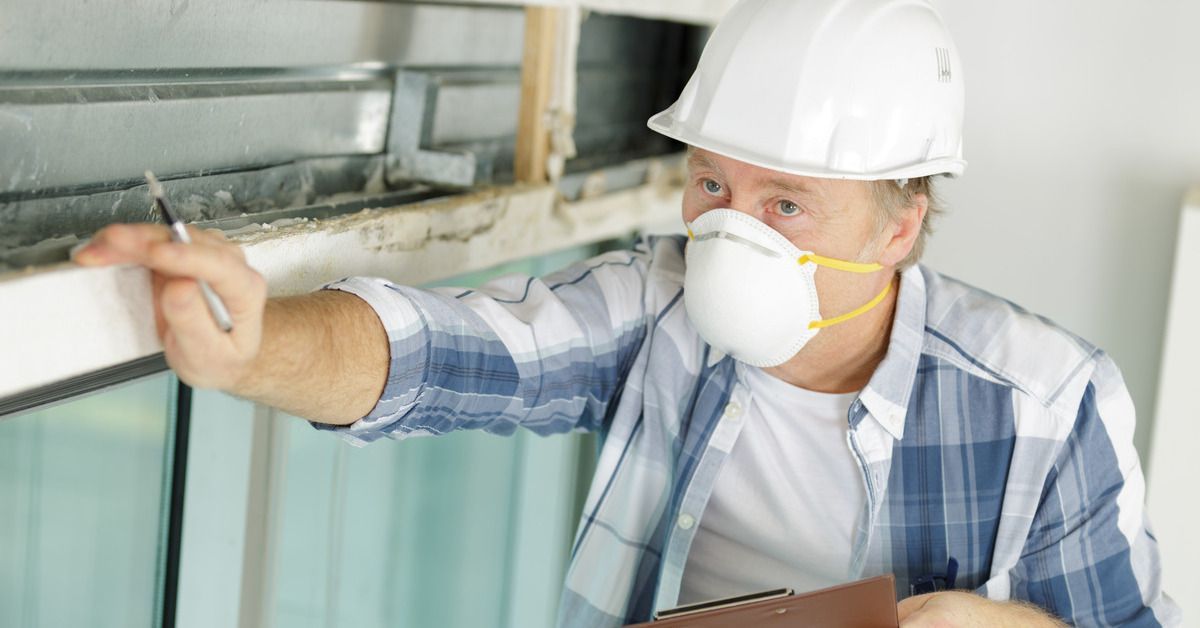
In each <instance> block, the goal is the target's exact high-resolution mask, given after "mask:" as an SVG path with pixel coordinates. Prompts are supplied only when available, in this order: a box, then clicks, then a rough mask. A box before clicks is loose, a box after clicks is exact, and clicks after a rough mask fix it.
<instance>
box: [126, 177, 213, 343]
mask: <svg viewBox="0 0 1200 628" xmlns="http://www.w3.org/2000/svg"><path fill="white" fill-rule="evenodd" d="M146 182H147V183H149V184H150V195H151V196H153V197H154V206H155V207H157V208H158V211H159V213H160V214H162V218H163V222H165V223H167V226H168V227H169V228H170V229H171V239H172V240H174V241H175V242H181V243H183V244H191V243H192V238H191V237H189V236H188V232H187V228H185V227H184V226H183V223H182V222H181V221H180V220H179V217H178V216H176V215H175V212H172V211H171V208H170V207H169V206H168V205H167V199H166V196H165V195H164V194H163V187H162V184H161V183H159V182H158V179H157V178H155V177H154V173H153V172H150V171H149V170H147V171H146ZM196 283H197V284H198V285H199V286H200V294H203V295H204V302H205V303H207V304H208V311H209V312H211V313H212V317H213V320H214V321H216V323H217V327H220V328H221V331H224V332H230V331H233V321H232V320H231V319H230V318H229V310H228V309H226V308H225V303H224V302H222V301H221V297H219V296H217V293H215V292H213V290H212V288H210V287H209V285H208V283H206V282H205V281H204V280H203V279H197V280H196Z"/></svg>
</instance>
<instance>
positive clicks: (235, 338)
mask: <svg viewBox="0 0 1200 628" xmlns="http://www.w3.org/2000/svg"><path fill="white" fill-rule="evenodd" d="M159 309H160V311H161V315H162V319H163V325H164V329H165V332H164V334H163V338H162V341H163V349H164V351H165V352H166V355H167V362H168V363H169V364H170V365H171V368H173V369H175V371H176V372H177V373H178V374H179V376H180V378H181V379H183V380H184V381H186V382H187V383H189V384H191V385H193V386H197V387H201V388H227V387H228V386H230V385H231V384H232V383H233V382H234V381H236V377H237V374H238V373H239V372H240V371H241V370H242V369H243V368H244V367H245V366H246V364H248V363H249V360H250V359H251V358H252V357H253V355H254V354H255V353H256V352H257V350H258V343H259V340H260V334H261V328H260V327H259V326H258V325H255V324H245V325H240V326H239V325H236V324H235V327H234V332H233V333H225V332H222V331H221V330H220V329H219V328H218V327H217V324H216V321H214V320H213V317H212V313H211V312H210V311H209V310H208V306H207V304H206V303H205V301H204V299H203V297H202V296H201V293H200V287H199V284H197V283H196V281H195V280H193V279H188V278H180V277H176V278H170V279H166V280H165V281H164V283H163V285H162V292H161V295H160V308H159Z"/></svg>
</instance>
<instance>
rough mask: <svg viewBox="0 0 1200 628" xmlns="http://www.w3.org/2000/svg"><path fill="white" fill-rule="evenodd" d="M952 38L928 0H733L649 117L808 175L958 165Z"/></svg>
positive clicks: (734, 154)
mask: <svg viewBox="0 0 1200 628" xmlns="http://www.w3.org/2000/svg"><path fill="white" fill-rule="evenodd" d="M962 119H963V82H962V64H961V63H959V58H958V50H957V49H956V48H955V46H954V42H953V40H951V39H950V33H949V32H948V31H947V30H946V26H945V24H944V23H943V22H942V18H941V16H940V15H939V14H938V12H937V10H936V9H934V8H933V6H932V5H931V4H930V3H929V2H928V0H742V1H741V2H739V3H738V4H737V5H735V6H734V7H733V8H732V9H731V10H730V12H729V14H728V15H726V16H725V18H724V19H722V20H721V23H720V24H719V25H718V26H717V28H716V30H715V31H714V32H713V34H712V37H711V38H710V39H709V41H708V44H707V45H706V46H705V48H704V53H703V55H701V57H700V65H699V67H698V68H697V69H696V73H695V74H693V75H692V79H691V80H690V81H688V84H687V86H686V87H684V89H683V93H682V94H681V95H680V97H679V100H678V101H676V102H675V104H674V105H672V106H671V107H670V108H669V109H667V110H666V111H663V112H662V113H660V114H658V115H656V116H654V117H653V118H651V119H650V123H649V124H650V128H651V129H653V130H655V131H658V132H659V133H662V134H663V135H666V136H668V137H671V138H674V139H676V140H679V141H681V142H684V143H685V144H690V145H692V146H696V147H698V148H703V149H705V150H709V151H712V152H714V153H718V154H721V155H724V156H726V157H731V158H733V159H737V160H738V161H743V162H746V163H750V164H754V165H756V166H762V167H764V168H770V169H772V170H778V171H782V172H787V173H792V174H798V175H805V176H811V177H823V178H839V179H862V180H875V179H909V178H915V177H922V176H927V175H933V174H952V175H959V174H962V171H963V169H964V168H965V167H966V165H967V163H966V162H965V161H963V158H962Z"/></svg>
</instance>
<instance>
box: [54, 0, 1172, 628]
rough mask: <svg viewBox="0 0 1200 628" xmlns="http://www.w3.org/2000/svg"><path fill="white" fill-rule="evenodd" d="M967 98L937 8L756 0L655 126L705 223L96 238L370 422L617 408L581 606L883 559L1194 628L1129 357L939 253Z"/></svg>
mask: <svg viewBox="0 0 1200 628" xmlns="http://www.w3.org/2000/svg"><path fill="white" fill-rule="evenodd" d="M961 116H962V87H961V77H960V72H959V67H958V58H957V55H956V53H955V48H954V45H953V42H952V41H951V40H950V38H949V35H948V34H947V32H946V30H945V27H944V26H943V25H942V22H941V19H940V18H939V17H938V15H937V14H936V12H934V10H933V9H932V7H930V6H929V5H928V4H926V3H925V2H923V1H915V2H914V1H908V0H906V1H898V0H852V1H841V2H833V1H830V0H823V1H821V2H803V3H801V2H796V1H795V0H745V1H744V2H742V3H741V4H739V5H738V6H737V7H735V8H734V9H733V10H732V11H731V13H730V14H729V16H727V17H726V18H725V20H723V22H722V25H721V26H720V27H719V28H718V29H717V31H716V32H715V33H714V34H713V37H712V39H711V41H710V42H709V44H708V46H707V48H706V50H705V53H704V56H703V58H702V59H701V62H700V67H699V69H698V70H697V73H696V75H695V76H694V77H693V79H692V81H691V82H690V83H689V85H688V86H687V87H686V88H685V90H684V93H683V95H682V96H681V97H680V100H679V102H677V103H676V104H675V106H673V107H672V108H671V109H668V110H667V111H666V112H663V113H662V114H660V115H659V116H656V117H655V118H654V119H652V120H651V126H652V128H654V129H655V130H658V131H659V132H662V133H665V134H667V135H670V136H672V137H675V138H676V139H680V140H682V141H683V142H685V143H687V144H689V145H690V147H691V148H690V149H689V153H688V173H689V178H688V181H687V187H686V190H685V193H684V202H683V217H684V220H685V222H686V223H687V225H688V231H689V235H688V238H686V239H684V238H682V237H667V238H651V239H648V240H647V241H645V242H643V243H642V244H641V245H639V246H638V247H637V248H636V249H635V250H634V251H626V252H616V253H610V254H608V255H604V256H601V257H599V258H596V259H594V260H591V261H590V262H587V263H585V264H582V265H579V266H576V267H573V268H569V269H567V270H565V271H562V272H561V273H557V274H555V275H552V276H550V277H546V278H543V279H541V280H537V279H527V280H525V279H523V280H519V281H515V280H511V279H510V280H502V281H499V282H495V283H493V284H491V285H490V286H488V287H486V288H484V289H482V290H479V291H465V292H463V291H446V290H441V291H423V290H417V289H413V288H407V287H403V286H396V285H393V284H391V283H389V282H387V281H383V280H375V279H366V278H354V279H347V280H344V281H341V282H337V283H335V284H333V285H332V286H329V288H330V289H329V290H325V291H321V292H318V293H316V294H312V295H308V296H304V297H297V298H290V299H279V300H269V301H268V300H266V298H265V292H266V291H265V286H264V284H263V281H262V279H261V277H259V276H258V275H257V274H256V273H254V271H252V270H251V269H249V268H248V267H247V266H246V264H245V262H244V259H243V258H242V256H241V254H240V251H239V250H238V249H237V247H234V246H231V245H229V244H227V243H225V242H224V241H223V240H222V239H221V238H220V237H219V236H216V235H212V234H205V233H199V232H197V233H196V240H197V243H196V244H195V245H192V246H180V245H177V244H172V243H170V242H169V241H168V237H167V233H166V232H165V230H163V229H161V228H157V227H153V226H118V227H112V228H109V229H106V230H104V231H102V232H100V233H99V234H97V236H96V237H95V238H94V240H93V242H92V244H91V245H90V246H89V247H87V248H85V249H83V250H82V251H80V252H79V253H78V254H77V257H76V260H77V261H78V262H79V263H82V264H108V263H120V262H134V263H139V264H144V265H146V266H148V267H150V268H151V269H152V270H154V272H155V274H154V277H155V285H156V294H157V298H156V302H157V304H158V313H159V319H158V327H159V331H160V334H161V336H162V339H163V345H164V347H165V350H166V355H167V359H168V361H169V362H170V364H171V365H172V367H173V368H174V369H175V370H176V371H177V372H178V373H179V375H180V377H181V378H183V379H184V380H185V381H187V382H189V383H191V384H193V385H195V386H200V387H211V388H220V389H223V390H227V391H230V392H232V393H234V394H237V395H240V396H243V397H247V398H250V399H254V400H257V401H261V402H264V403H268V404H271V405H275V406H278V407H281V408H283V409H285V410H287V411H289V412H291V413H293V414H298V415H301V416H305V417H308V418H310V419H313V420H314V421H316V422H318V423H320V424H324V425H323V427H324V428H325V429H334V430H337V431H340V432H342V433H343V434H345V435H346V436H347V437H348V438H350V439H352V440H354V441H357V442H369V441H372V440H375V439H377V438H380V437H382V436H385V435H386V436H392V437H396V438H403V437H405V436H409V435H417V434H425V435H428V434H443V433H446V432H450V431H454V430H459V429H484V430H488V431H491V432H494V433H498V434H508V433H511V432H513V431H514V430H515V429H516V428H517V427H525V428H528V429H531V430H533V431H535V432H537V433H540V434H550V433H560V432H566V431H569V430H581V429H582V430H598V431H601V432H602V433H603V434H604V436H605V441H604V448H603V451H602V453H601V456H600V459H599V463H598V469H597V472H596V477H595V480H594V484H593V486H592V489H591V492H590V494H589V496H588V499H587V504H586V507H585V511H584V513H583V516H582V519H581V522H580V528H579V531H578V534H577V538H576V542H575V547H574V550H573V552H572V562H571V565H570V568H569V570H568V575H567V582H566V585H565V591H564V594H563V598H562V604H561V608H560V623H561V624H562V625H564V626H618V625H621V624H622V623H626V622H633V621H642V620H646V619H648V617H649V616H650V614H651V613H652V612H653V611H654V610H656V609H663V608H669V607H671V606H675V605H677V604H680V603H686V602H693V601H697V600H701V599H706V598H712V597H720V596H726V595H732V594H737V593H744V592H748V591H755V590H761V589H766V588H774V587H778V586H790V587H793V588H795V589H797V590H811V589H816V588H821V587H824V586H828V585H832V584H836V583H839V582H845V581H849V580H853V579H857V578H861V577H865V576H870V575H875V574H880V573H894V574H895V575H896V578H897V583H898V587H899V591H898V592H899V593H900V594H901V596H902V597H906V598H907V599H905V600H903V601H902V602H901V604H900V608H899V614H900V616H901V619H902V624H903V625H904V626H933V625H938V626H996V625H1012V626H1039V625H1042V626H1054V625H1060V624H1059V623H1058V621H1059V620H1058V619H1056V617H1057V618H1061V619H1064V620H1066V621H1069V622H1071V623H1074V624H1078V625H1095V626H1099V625H1135V626H1157V625H1164V624H1166V625H1171V624H1176V623H1178V621H1179V620H1178V613H1177V610H1176V609H1175V607H1174V606H1173V605H1172V604H1171V602H1170V601H1169V599H1168V598H1166V597H1165V596H1164V595H1163V593H1162V591H1161V587H1160V583H1159V575H1158V574H1159V561H1158V556H1157V549H1156V546H1155V542H1154V540H1153V538H1152V537H1151V536H1150V534H1149V532H1148V531H1147V529H1146V526H1145V522H1144V517H1143V512H1142V500H1143V491H1144V486H1143V479H1142V474H1141V471H1140V468H1139V465H1138V461H1137V456H1136V453H1135V452H1134V450H1133V447H1132V443H1131V439H1132V433H1133V424H1134V413H1133V407H1132V403H1131V401H1130V399H1129V396H1128V394H1127V392H1126V390H1125V386H1124V384H1123V382H1122V380H1121V377H1120V374H1119V372H1118V370H1117V368H1116V366H1115V365H1114V364H1113V363H1112V361H1111V360H1110V359H1109V358H1108V357H1107V356H1105V355H1104V354H1103V353H1102V352H1100V351H1099V350H1097V349H1095V348H1094V347H1092V346H1091V345H1089V344H1087V343H1086V342H1084V341H1082V340H1080V339H1078V338H1077V337H1075V336H1073V335H1071V334H1069V333H1067V332H1066V331H1063V330H1061V329H1059V328H1057V327H1055V326H1054V325H1052V324H1051V323H1049V322H1047V321H1045V320H1044V319H1041V318H1038V317H1036V316H1033V315H1031V314H1028V313H1026V312H1024V311H1023V310H1020V309H1019V308H1017V307H1015V306H1013V305H1011V304H1009V303H1007V302H1005V301H1002V300H1000V299H997V298H995V297H992V296H990V295H987V294H985V293H983V292H980V291H978V290H975V289H973V288H970V287H968V286H965V285H963V284H961V283H958V282H955V281H952V280H950V279H947V278H945V277H942V276H940V275H938V274H937V273H934V272H932V271H930V270H927V269H923V268H921V267H919V266H917V265H916V260H917V259H918V258H919V256H920V251H921V248H922V246H923V242H924V238H925V237H926V235H927V232H928V228H929V221H930V216H931V214H933V213H935V209H936V208H935V207H934V205H933V204H932V196H931V193H932V190H931V185H932V183H931V180H930V177H931V176H933V175H938V174H960V173H961V172H962V170H963V168H964V166H965V163H964V162H963V161H962V159H961ZM194 279H203V280H206V281H208V282H209V283H210V285H211V286H212V287H213V288H214V289H215V290H216V291H217V292H218V293H219V294H220V295H221V296H222V297H223V298H224V299H225V301H226V303H227V305H228V306H229V309H230V312H231V314H232V316H233V318H234V322H235V330H234V332H233V333H232V334H223V333H221V332H219V331H218V330H217V328H216V327H215V325H214V324H213V322H212V320H211V318H210V316H209V314H208V312H207V310H206V309H205V306H204V303H203V300H202V299H201V298H200V295H199V292H198V290H197V288H196V284H195V281H194ZM954 571H957V577H956V578H955V577H954V576H953V575H951V572H954ZM948 588H954V589H959V590H958V591H943V590H940V589H948ZM926 591H932V592H931V593H925V592H926ZM922 593H923V594H922ZM989 598H990V599H989Z"/></svg>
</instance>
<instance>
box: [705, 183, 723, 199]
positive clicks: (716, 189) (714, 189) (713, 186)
mask: <svg viewBox="0 0 1200 628" xmlns="http://www.w3.org/2000/svg"><path fill="white" fill-rule="evenodd" d="M703 185H704V191H705V192H708V193H709V194H712V195H714V196H720V194H721V192H722V190H723V188H722V187H721V184H720V183H717V182H716V181H713V180H712V179H705V180H704V184H703Z"/></svg>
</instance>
